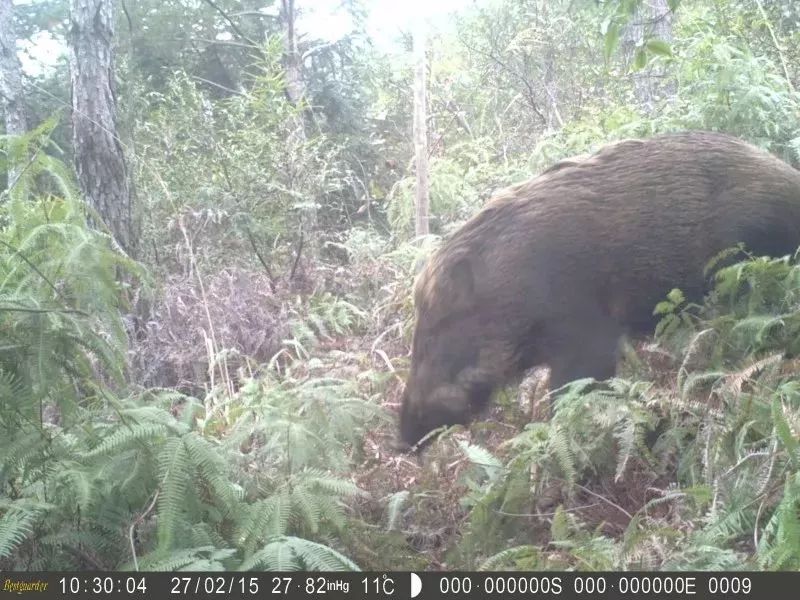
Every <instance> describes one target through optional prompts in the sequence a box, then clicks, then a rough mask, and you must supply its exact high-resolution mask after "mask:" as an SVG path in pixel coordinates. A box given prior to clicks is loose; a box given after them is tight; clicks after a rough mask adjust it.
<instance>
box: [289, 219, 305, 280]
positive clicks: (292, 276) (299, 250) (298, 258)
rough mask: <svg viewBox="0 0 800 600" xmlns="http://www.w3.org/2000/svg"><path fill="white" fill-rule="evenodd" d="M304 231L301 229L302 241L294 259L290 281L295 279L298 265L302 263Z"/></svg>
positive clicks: (298, 245)
mask: <svg viewBox="0 0 800 600" xmlns="http://www.w3.org/2000/svg"><path fill="white" fill-rule="evenodd" d="M303 238H304V235H303V229H302V228H301V229H300V241H299V242H298V243H297V254H296V255H295V257H294V264H293V265H292V270H291V272H290V273H289V281H292V280H293V279H294V274H295V271H297V265H298V263H299V262H300V255H301V254H302V253H303Z"/></svg>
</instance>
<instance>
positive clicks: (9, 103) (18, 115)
mask: <svg viewBox="0 0 800 600" xmlns="http://www.w3.org/2000/svg"><path fill="white" fill-rule="evenodd" d="M0 102H2V106H3V117H4V119H5V125H6V134H7V135H22V134H23V133H25V131H26V130H27V124H26V119H25V102H24V97H23V94H22V65H21V64H20V62H19V56H17V35H16V29H15V27H14V6H13V2H12V0H0ZM19 169H20V165H17V164H15V162H14V160H13V157H11V156H9V157H8V186H9V187H10V186H11V185H12V184H13V182H14V180H15V179H16V178H17V175H18V173H19Z"/></svg>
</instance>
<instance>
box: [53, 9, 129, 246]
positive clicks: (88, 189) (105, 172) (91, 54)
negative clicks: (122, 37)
mask: <svg viewBox="0 0 800 600" xmlns="http://www.w3.org/2000/svg"><path fill="white" fill-rule="evenodd" d="M113 2H114V0H70V29H69V42H70V44H69V45H70V52H69V66H70V73H71V77H72V143H73V146H74V152H75V170H76V171H77V174H78V183H79V185H80V188H81V192H82V193H83V195H84V197H85V198H86V200H87V201H88V202H89V204H90V206H92V207H93V208H94V209H95V210H96V211H97V213H98V214H99V216H100V218H101V219H103V221H104V222H105V224H106V225H107V226H108V228H109V229H110V230H111V234H112V235H113V236H114V239H116V241H117V242H118V243H119V245H120V246H121V247H122V248H123V249H124V250H125V251H126V252H127V253H128V254H130V255H132V256H135V254H136V252H135V250H136V243H137V236H136V235H135V231H134V222H133V200H132V194H131V188H130V180H129V178H128V170H127V167H126V165H125V157H124V153H123V150H122V144H121V143H120V140H119V137H118V135H117V105H116V98H115V97H114V60H113V47H112V44H113V40H114V5H113Z"/></svg>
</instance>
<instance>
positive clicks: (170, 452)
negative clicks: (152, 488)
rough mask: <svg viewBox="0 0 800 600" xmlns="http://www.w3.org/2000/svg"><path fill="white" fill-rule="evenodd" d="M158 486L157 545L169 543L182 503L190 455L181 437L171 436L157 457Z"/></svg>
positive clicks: (178, 518) (176, 524)
mask: <svg viewBox="0 0 800 600" xmlns="http://www.w3.org/2000/svg"><path fill="white" fill-rule="evenodd" d="M158 464H159V479H160V481H161V490H160V495H159V497H158V545H159V548H161V549H168V548H171V547H172V542H173V540H174V538H175V534H176V531H177V528H178V526H179V524H180V523H181V522H182V514H183V510H184V507H185V504H184V501H185V498H186V493H187V491H188V487H189V477H190V474H191V471H190V466H191V463H190V461H189V456H188V453H187V451H186V445H185V444H184V443H183V439H182V438H170V439H168V440H167V441H166V442H165V443H164V446H163V448H162V449H161V453H160V455H159V459H158Z"/></svg>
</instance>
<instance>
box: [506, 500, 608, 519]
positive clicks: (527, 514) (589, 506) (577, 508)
mask: <svg viewBox="0 0 800 600" xmlns="http://www.w3.org/2000/svg"><path fill="white" fill-rule="evenodd" d="M595 506H600V502H595V503H594V504H584V505H583V506H573V507H572V508H565V509H562V510H561V511H560V512H567V513H568V512H577V511H579V510H584V509H587V508H594V507H595ZM492 512H494V513H496V514H498V515H503V516H504V517H554V516H555V515H557V514H558V513H555V512H549V513H510V512H505V511H503V510H498V509H495V510H494V511H492Z"/></svg>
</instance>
